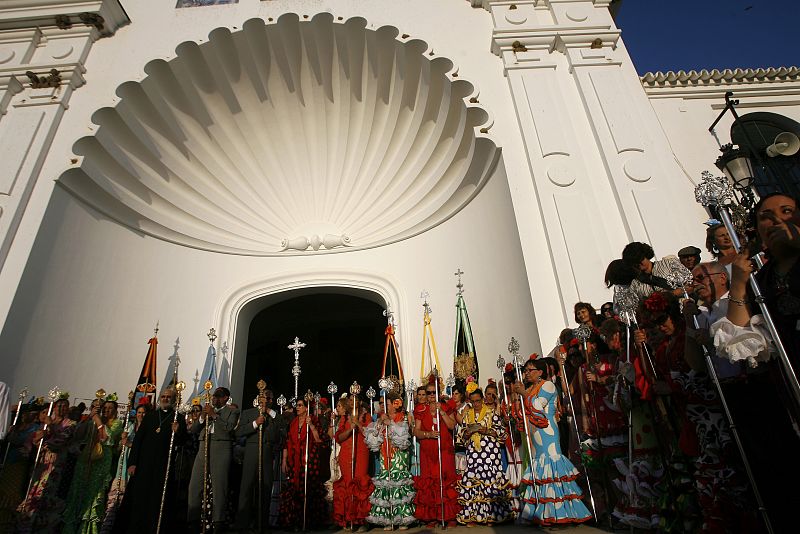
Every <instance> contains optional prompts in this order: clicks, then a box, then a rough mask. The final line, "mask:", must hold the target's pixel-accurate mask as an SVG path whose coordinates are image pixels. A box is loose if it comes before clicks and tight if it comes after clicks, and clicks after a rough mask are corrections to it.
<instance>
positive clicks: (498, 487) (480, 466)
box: [458, 377, 514, 526]
mask: <svg viewBox="0 0 800 534" xmlns="http://www.w3.org/2000/svg"><path fill="white" fill-rule="evenodd" d="M471 380H472V378H471V377H470V378H468V379H467V387H466V390H467V395H469V405H468V406H467V408H466V409H465V410H464V412H463V413H462V416H461V418H462V424H460V425H459V427H458V433H459V437H460V439H461V442H462V443H464V446H465V447H466V456H467V465H466V470H465V471H464V474H463V476H462V477H461V480H460V481H459V482H458V502H459V504H461V506H462V507H463V508H462V509H461V510H460V511H459V512H458V522H459V523H463V524H466V525H467V526H475V525H476V524H478V523H481V524H487V525H492V524H497V523H503V522H505V521H507V520H509V519H512V518H513V517H514V512H513V511H512V509H511V483H510V482H509V481H508V479H507V478H506V476H505V473H504V472H503V464H502V460H501V455H500V447H501V445H502V443H503V442H504V441H505V438H506V428H505V425H504V424H503V419H502V417H500V415H499V414H497V413H496V412H495V411H494V410H492V409H490V408H489V407H488V406H486V404H484V402H483V401H484V394H483V392H482V391H481V389H480V388H479V387H478V384H476V383H475V382H472V381H471Z"/></svg>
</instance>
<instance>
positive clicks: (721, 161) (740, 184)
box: [714, 143, 755, 210]
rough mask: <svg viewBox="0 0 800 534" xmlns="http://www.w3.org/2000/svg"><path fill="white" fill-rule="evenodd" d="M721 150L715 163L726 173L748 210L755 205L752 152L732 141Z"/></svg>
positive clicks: (740, 200) (735, 193) (740, 202)
mask: <svg viewBox="0 0 800 534" xmlns="http://www.w3.org/2000/svg"><path fill="white" fill-rule="evenodd" d="M719 151H720V152H721V153H722V154H720V156H719V157H718V158H717V161H716V162H715V163H714V165H716V166H717V168H718V169H719V170H721V171H722V172H723V173H724V174H725V177H726V178H727V179H728V182H730V184H731V188H732V189H733V193H734V196H735V197H736V199H737V200H738V202H739V204H741V205H742V206H743V207H744V208H745V209H747V210H750V209H752V208H753V206H755V196H754V195H753V189H752V186H753V181H754V180H753V177H754V176H755V170H754V169H753V162H752V160H751V158H750V154H749V153H748V152H747V151H746V150H744V149H742V148H737V147H734V146H733V144H732V143H728V144H727V145H723V146H722V147H720V149H719Z"/></svg>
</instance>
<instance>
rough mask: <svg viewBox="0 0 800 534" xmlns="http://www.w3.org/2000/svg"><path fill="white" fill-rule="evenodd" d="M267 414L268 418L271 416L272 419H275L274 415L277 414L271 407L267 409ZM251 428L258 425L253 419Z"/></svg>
mask: <svg viewBox="0 0 800 534" xmlns="http://www.w3.org/2000/svg"><path fill="white" fill-rule="evenodd" d="M267 415H268V416H270V418H272V419H275V417H277V416H278V414H277V413H275V410H273V409H272V408H270V409H269V410H267ZM253 428H258V425H257V424H256V422H255V421H253Z"/></svg>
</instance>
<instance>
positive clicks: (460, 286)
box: [453, 267, 464, 296]
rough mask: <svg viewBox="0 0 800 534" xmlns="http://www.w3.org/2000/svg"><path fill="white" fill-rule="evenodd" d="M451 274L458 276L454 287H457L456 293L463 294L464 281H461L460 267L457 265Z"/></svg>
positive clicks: (461, 272)
mask: <svg viewBox="0 0 800 534" xmlns="http://www.w3.org/2000/svg"><path fill="white" fill-rule="evenodd" d="M453 274H454V275H455V276H456V277H457V278H458V283H457V284H456V287H457V288H458V295H459V296H461V295H463V294H464V283H463V282H462V281H461V276H462V275H463V274H464V271H462V270H461V267H459V268H458V269H457V270H456V272H454V273H453Z"/></svg>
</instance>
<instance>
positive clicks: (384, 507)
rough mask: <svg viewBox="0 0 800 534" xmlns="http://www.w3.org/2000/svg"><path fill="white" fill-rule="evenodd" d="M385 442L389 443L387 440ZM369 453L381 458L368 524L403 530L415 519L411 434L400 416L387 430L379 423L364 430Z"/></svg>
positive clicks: (373, 481) (400, 415) (374, 479)
mask: <svg viewBox="0 0 800 534" xmlns="http://www.w3.org/2000/svg"><path fill="white" fill-rule="evenodd" d="M387 438H388V439H387ZM364 441H365V442H366V443H367V446H368V447H369V449H370V450H371V451H373V452H378V453H379V454H380V458H379V461H380V470H379V472H378V473H377V474H376V475H375V477H373V479H372V483H373V485H374V486H375V490H374V491H373V492H372V495H371V496H370V498H369V502H370V503H371V504H372V508H371V510H370V512H369V515H368V516H367V521H368V522H370V523H372V524H374V525H382V526H384V527H388V526H399V527H404V526H408V525H410V524H412V523H413V522H414V521H416V517H414V495H415V494H416V491H415V490H414V480H413V479H412V477H411V470H410V469H411V465H410V464H411V455H410V448H411V447H412V440H411V432H410V431H409V428H408V423H406V421H405V418H404V416H403V414H397V416H395V419H394V421H393V422H392V423H390V424H389V425H388V427H387V426H386V425H384V424H382V423H380V422H377V423H372V424H371V425H369V426H368V427H367V428H366V429H364Z"/></svg>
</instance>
